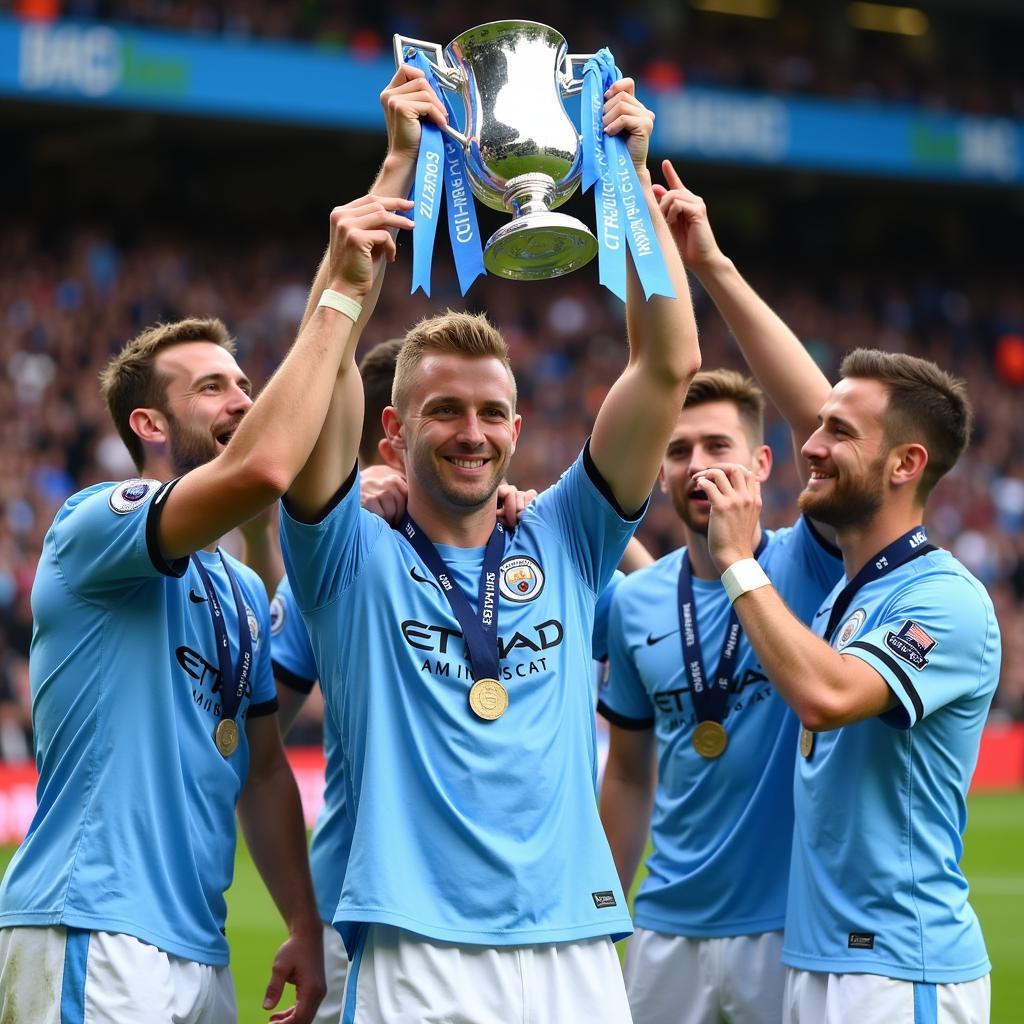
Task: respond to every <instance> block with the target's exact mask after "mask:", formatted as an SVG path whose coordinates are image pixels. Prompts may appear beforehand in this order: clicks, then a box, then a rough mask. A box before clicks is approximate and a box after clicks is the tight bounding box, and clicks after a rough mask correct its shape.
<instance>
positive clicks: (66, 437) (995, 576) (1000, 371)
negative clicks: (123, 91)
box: [0, 227, 1024, 760]
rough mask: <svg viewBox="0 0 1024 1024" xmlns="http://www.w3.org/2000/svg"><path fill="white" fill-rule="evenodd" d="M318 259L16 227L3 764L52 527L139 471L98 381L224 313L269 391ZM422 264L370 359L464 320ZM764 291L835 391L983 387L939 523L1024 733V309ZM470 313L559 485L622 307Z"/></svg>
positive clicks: (604, 375) (582, 302)
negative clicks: (845, 377)
mask: <svg viewBox="0 0 1024 1024" xmlns="http://www.w3.org/2000/svg"><path fill="white" fill-rule="evenodd" d="M317 256H318V252H317V250H316V248H315V246H311V247H310V249H309V250H308V251H303V252H300V251H298V247H296V246H293V247H290V248H289V247H288V246H284V245H282V244H281V243H279V242H270V241H268V242H267V243H266V244H264V245H252V246H248V247H246V248H245V249H244V250H243V251H241V252H239V251H233V252H230V253H229V252H227V251H217V249H216V248H215V247H211V246H210V244H209V242H202V243H200V242H196V243H185V242H182V241H180V240H177V239H175V238H172V237H170V236H163V235H160V234H157V233H153V234H151V235H149V236H146V240H145V241H143V242H142V243H139V244H132V245H128V246H122V245H118V244H116V243H115V242H114V241H112V240H111V238H110V237H108V236H106V235H104V234H103V233H100V232H94V231H88V230H79V231H76V232H73V233H71V234H69V235H68V236H66V237H64V238H61V239H50V240H48V244H47V245H46V246H45V248H44V247H43V246H42V245H41V243H40V241H39V240H38V239H37V238H36V236H35V234H34V232H33V231H32V230H31V229H29V228H28V227H24V228H20V229H19V228H11V227H8V228H6V229H3V230H2V231H0V466H2V472H0V758H4V759H8V760H17V759H19V758H20V757H23V756H26V755H29V753H30V750H31V747H30V745H29V742H28V741H29V727H30V699H29V685H28V670H27V656H28V651H29V643H30V639H31V628H32V624H31V609H30V604H29V594H30V590H31V586H32V579H33V574H34V572H35V567H36V562H37V559H38V555H39V551H40V546H41V543H42V539H43V536H44V534H45V532H46V530H47V528H48V526H49V524H50V522H51V520H52V518H53V515H54V513H55V511H56V509H57V508H58V507H59V506H60V504H61V502H63V501H64V499H65V498H67V497H68V496H69V495H70V494H71V493H73V492H74V491H75V490H77V489H79V488H81V487H83V486H86V485H88V484H90V483H94V482H97V481H101V480H120V479H124V478H127V477H131V476H133V475H135V471H134V469H133V467H132V465H131V462H130V461H129V459H128V456H127V452H126V451H125V449H124V447H123V445H122V444H121V441H120V440H119V438H118V437H117V435H116V433H115V432H114V430H113V427H112V426H111V424H110V421H109V417H108V415H107V413H106V410H105V408H104V406H103V404H102V401H101V399H100V397H99V392H98V387H97V375H98V373H99V371H100V369H101V368H102V366H103V365H104V363H105V362H106V360H107V359H108V358H109V356H110V354H111V353H113V352H114V351H116V350H117V349H119V348H120V346H121V345H123V344H124V342H125V341H126V340H127V339H129V338H130V337H132V336H134V335H135V334H136V333H138V331H139V330H141V329H142V328H143V327H145V326H147V325H149V324H152V323H153V322H155V321H157V320H173V319H178V318H181V317H185V316H189V315H199V316H211V315H212V316H219V317H221V318H222V319H223V320H224V321H225V322H226V323H227V324H228V326H229V328H230V329H231V330H232V331H233V333H234V334H235V336H236V337H237V339H238V343H239V355H238V359H239V362H240V364H241V366H242V367H243V369H244V370H245V371H246V372H247V373H248V374H249V375H250V377H252V378H253V380H254V382H255V383H256V384H257V386H258V385H260V384H261V383H263V382H264V381H265V380H266V379H267V377H268V376H269V374H270V373H271V372H272V371H273V368H274V367H275V365H276V364H277V362H278V361H279V359H280V357H281V356H282V354H283V353H284V351H285V349H286V347H287V346H288V344H289V343H290V341H291V340H292V337H293V335H294V332H295V329H296V325H297V323H298V320H299V318H300V316H301V313H302V310H303V308H304V305H305V301H306V291H307V287H308V281H309V279H310V276H311V274H312V270H313V267H314V264H315V262H316V259H317ZM408 262H409V260H408V256H407V254H406V256H405V257H404V258H403V259H402V260H400V261H399V265H397V266H396V267H395V269H394V270H393V271H392V272H391V273H390V274H389V277H388V279H387V281H386V282H385V287H384V291H383V293H382V297H381V301H380V304H379V306H378V310H377V313H376V315H375V317H374V320H373V322H372V323H371V325H370V328H369V329H368V331H367V335H366V337H365V338H364V340H363V347H364V348H365V347H366V346H368V345H370V344H372V343H375V342H377V341H380V340H383V339H385V338H388V337H394V336H400V335H401V334H403V333H404V331H405V329H406V328H407V327H408V326H409V325H410V323H412V322H413V321H414V320H415V319H417V318H418V317H419V316H420V315H423V314H427V313H432V312H435V311H437V310H438V309H443V308H444V307H445V306H446V305H452V306H455V307H460V308H461V307H462V306H463V302H462V300H461V299H460V297H459V295H458V292H457V290H456V289H455V287H454V283H453V280H452V277H451V275H450V274H448V273H447V272H446V270H445V266H446V264H447V260H438V261H437V262H436V264H435V272H434V279H435V287H434V291H433V298H432V299H430V300H428V299H425V298H424V297H423V296H422V295H417V296H415V297H411V296H410V295H409V278H408V268H407V265H408ZM746 269H748V270H750V269H751V268H746ZM751 279H752V281H753V283H754V284H755V286H756V287H758V289H759V290H760V291H761V292H762V294H764V295H765V296H766V298H768V299H769V301H770V302H771V303H772V305H773V306H774V307H775V308H776V310H777V311H778V312H779V313H780V314H781V315H782V317H783V318H784V319H785V320H786V321H787V322H788V323H789V324H790V325H791V326H792V328H793V329H794V330H795V331H796V333H797V334H798V335H799V336H800V337H801V339H802V340H803V341H804V342H805V343H806V344H807V345H808V346H809V348H810V350H811V352H812V353H813V354H814V356H815V358H816V359H817V360H818V361H819V363H820V364H821V365H822V367H823V368H824V369H825V371H826V372H827V373H829V375H830V376H834V373H835V369H836V366H837V364H838V361H839V359H840V358H841V355H842V354H843V353H845V352H846V351H848V350H850V349H851V348H854V347H857V346H858V345H865V344H866V345H871V346H878V347H881V348H885V349H890V350H893V351H905V352H911V353H915V354H919V355H923V356H927V357H929V358H933V359H935V360H936V361H937V362H939V363H940V365H942V366H944V367H947V368H952V369H955V371H956V372H958V373H959V374H961V375H963V376H964V377H966V379H967V381H968V384H969V386H970V390H971V393H972V397H973V400H974V403H975V407H976V410H977V427H976V432H975V437H974V441H973V444H972V446H971V448H970V450H969V451H968V453H967V455H966V456H965V457H964V458H963V459H962V460H961V462H960V464H959V465H958V467H957V468H956V470H955V471H954V472H953V473H952V474H950V476H949V477H948V478H947V479H945V480H944V481H942V483H941V484H940V485H939V488H938V491H937V493H936V494H935V496H934V497H933V499H932V501H931V503H930V506H929V509H930V512H929V519H928V526H929V529H930V531H931V535H932V539H933V540H934V541H935V542H937V543H939V544H940V545H942V546H945V547H949V548H950V549H952V550H953V551H954V553H955V554H956V555H957V556H958V557H959V558H960V559H962V560H963V561H964V562H965V563H966V565H967V566H968V567H969V568H970V569H971V571H972V572H974V573H975V574H976V575H977V576H978V577H979V578H980V579H982V580H983V581H984V583H985V584H986V585H987V586H988V587H989V590H990V592H991V594H992V596H993V599H994V600H995V603H996V607H997V610H998V614H999V618H1000V622H1001V626H1002V632H1003V644H1004V658H1003V679H1002V683H1001V686H1000V689H999V692H998V694H997V697H996V702H995V711H994V714H997V715H1000V716H1003V717H1006V716H1013V717H1024V419H1022V417H1021V416H1020V415H1019V410H1020V403H1021V393H1022V389H1024V297H1022V295H1021V293H1020V292H1019V290H1014V289H1012V288H1010V287H1006V288H1001V287H998V286H994V285H992V284H990V283H987V282H986V281H985V279H983V278H982V279H979V280H978V281H974V282H972V281H957V282H939V281H916V282H910V283H906V284H898V283H894V282H893V281H892V280H889V279H886V280H884V281H883V280H872V279H871V278H870V277H869V276H867V275H850V276H846V277H841V278H840V279H838V280H836V281H834V283H833V284H832V285H831V286H830V287H829V288H828V289H827V290H825V289H818V288H815V287H813V286H811V285H809V284H802V283H794V281H799V278H797V277H796V276H794V275H784V274H782V273H781V272H780V273H779V274H778V276H777V277H774V276H773V275H772V273H765V274H760V273H752V274H751ZM466 302H467V303H468V305H469V306H470V307H471V308H474V309H481V310H486V311H487V312H488V313H489V315H490V316H491V318H492V319H493V320H494V321H495V323H496V324H498V325H499V326H500V328H501V329H502V331H503V332H504V334H505V337H506V339H507V340H508V342H509V345H510V347H511V351H512V358H513V363H514V366H515V367H516V370H517V376H518V382H519V395H520V411H521V412H522V414H523V416H524V420H525V426H524V431H523V436H522V440H521V442H520V444H519V447H518V450H517V453H516V456H515V460H514V462H513V464H512V479H513V480H514V482H515V483H517V484H518V485H520V486H524V487H526V486H530V487H537V488H541V487H544V486H546V485H548V484H550V483H552V482H553V481H554V480H555V479H556V477H557V476H558V474H559V473H560V472H561V471H562V470H563V469H564V468H565V466H566V465H568V464H569V462H570V461H571V460H572V459H573V458H574V457H575V455H576V454H577V453H578V451H579V449H580V447H581V446H582V444H583V441H584V439H585V437H586V435H587V432H588V428H589V425H590V423H591V422H592V420H593V417H594V414H595V413H596V411H597V408H598V406H599V404H600V402H601V399H602V397H603V395H604V393H605V390H606V388H607V387H608V385H609V384H610V382H611V381H612V380H614V379H615V377H616V376H617V374H618V372H619V370H620V369H621V365H622V362H623V359H624V358H625V354H626V348H625V343H624V330H625V326H624V322H623V307H622V305H621V304H620V303H619V302H618V301H617V300H616V299H614V298H613V297H612V296H611V295H610V294H609V293H607V292H604V291H602V290H601V289H600V288H599V286H598V284H597V273H596V270H595V269H594V268H588V269H585V270H583V271H580V272H577V273H575V274H573V275H571V276H569V277H566V278H562V279H560V280H558V281H553V282H545V283H536V284H511V283H508V282H504V281H499V280H496V279H494V278H488V279H482V280H480V281H478V282H477V283H476V284H475V285H474V287H473V289H472V290H471V292H470V293H469V296H468V297H467V300H466ZM695 302H696V306H697V311H698V320H699V324H700V329H701V348H702V351H703V357H704V366H705V367H706V368H711V367H716V366H722V365H728V366H735V367H737V368H741V367H742V364H741V362H740V360H739V357H738V355H737V352H736V349H735V346H734V344H733V343H732V341H731V338H730V336H729V333H728V330H727V329H726V328H725V326H724V325H723V323H722V321H721V320H720V318H719V317H718V316H717V314H716V312H715V310H714V308H713V306H711V304H710V302H709V301H708V300H707V298H706V296H704V295H703V294H702V293H701V292H700V291H699V289H698V288H696V286H695ZM768 440H769V442H770V443H771V445H772V447H773V449H774V452H775V457H776V466H775V470H774V472H773V478H772V482H771V485H770V487H769V488H768V489H767V493H766V504H765V514H766V521H767V523H768V525H769V526H779V525H784V524H786V523H788V522H791V521H792V519H793V509H794V497H795V495H796V493H797V490H798V483H797V476H796V472H795V462H794V458H793V455H792V452H791V449H790V445H789V436H788V431H787V430H786V429H785V427H784V425H783V424H782V423H781V422H780V421H779V420H778V419H777V417H775V416H774V414H772V415H771V417H770V419H769V422H768ZM639 535H640V537H641V539H642V540H644V541H645V543H647V545H648V546H649V547H650V548H651V549H652V551H654V553H655V554H662V553H665V552H667V551H668V550H670V549H672V548H673V547H675V546H677V545H678V544H679V543H680V536H679V531H678V520H677V518H676V516H675V514H674V513H673V512H672V510H671V508H670V506H669V505H668V503H667V500H665V499H663V498H661V497H660V496H658V498H656V500H655V501H654V502H653V504H652V508H651V511H650V512H649V514H648V516H647V518H646V520H645V522H644V524H643V525H642V527H641V530H640V534H639ZM139 671H140V673H142V674H143V675H144V673H145V666H139ZM138 682H139V681H138V680H125V685H126V687H130V686H133V685H138ZM313 713H314V714H315V710H314V712H313Z"/></svg>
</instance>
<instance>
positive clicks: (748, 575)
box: [722, 558, 772, 604]
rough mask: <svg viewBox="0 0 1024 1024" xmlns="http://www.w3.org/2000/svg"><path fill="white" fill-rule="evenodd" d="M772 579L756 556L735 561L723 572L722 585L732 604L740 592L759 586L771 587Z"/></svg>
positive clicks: (743, 592)
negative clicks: (759, 563) (758, 562)
mask: <svg viewBox="0 0 1024 1024" xmlns="http://www.w3.org/2000/svg"><path fill="white" fill-rule="evenodd" d="M771 585H772V581H771V580H770V579H768V574H767V573H766V572H765V571H764V569H762V568H761V566H760V565H758V564H757V559H756V558H741V559H740V560H739V561H738V562H733V563H732V565H730V566H729V568H728V569H726V570H725V572H723V573H722V586H723V587H725V592H726V594H728V595H729V602H730V604H731V603H732V602H733V601H735V600H736V598H737V597H739V596H740V594H745V593H746V592H747V591H748V590H757V589H758V588H759V587H770V586H771Z"/></svg>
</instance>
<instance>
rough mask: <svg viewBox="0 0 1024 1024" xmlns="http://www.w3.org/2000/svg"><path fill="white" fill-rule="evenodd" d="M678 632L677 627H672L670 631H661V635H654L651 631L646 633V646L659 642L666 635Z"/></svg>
mask: <svg viewBox="0 0 1024 1024" xmlns="http://www.w3.org/2000/svg"><path fill="white" fill-rule="evenodd" d="M678 632H679V630H678V629H673V630H672V631H671V632H668V633H662V634H661V636H655V635H654V634H653V633H648V634H647V646H648V647H653V646H654V645H655V644H660V643H661V641H662V640H664V639H665V638H666V637H670V636H672V635H674V634H675V633H678Z"/></svg>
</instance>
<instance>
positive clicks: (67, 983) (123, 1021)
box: [0, 927, 238, 1024]
mask: <svg viewBox="0 0 1024 1024" xmlns="http://www.w3.org/2000/svg"><path fill="white" fill-rule="evenodd" d="M237 1018H238V1013H237V1010H236V1007H235V987H234V985H233V984H232V981H231V972H230V970H229V969H228V968H227V967H211V966H210V965H209V964H200V963H195V962H194V961H192V960H183V959H181V958H180V957H176V956H170V955H168V954H167V953H162V952H161V951H160V950H159V949H157V948H156V947H155V946H149V945H147V944H146V943H144V942H140V941H139V940H138V939H136V938H134V937H133V936H131V935H121V934H114V933H111V932H90V931H84V930H83V929H81V928H60V927H56V928H21V927H19V928H4V929H2V930H0V1020H2V1021H5V1022H6V1021H11V1022H14V1024H83V1022H85V1021H88V1022H89V1024H235V1022H236V1020H237Z"/></svg>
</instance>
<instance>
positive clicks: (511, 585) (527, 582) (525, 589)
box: [498, 557, 544, 604]
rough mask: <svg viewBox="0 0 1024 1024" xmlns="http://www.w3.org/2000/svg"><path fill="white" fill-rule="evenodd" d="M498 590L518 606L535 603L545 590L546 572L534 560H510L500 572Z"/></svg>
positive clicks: (504, 563) (521, 558)
mask: <svg viewBox="0 0 1024 1024" xmlns="http://www.w3.org/2000/svg"><path fill="white" fill-rule="evenodd" d="M498 589H499V590H500V591H501V596H502V597H505V598H507V599H508V600H509V601H515V602H516V603H517V604H522V603H524V602H526V601H533V600H535V599H536V598H538V597H540V592H541V591H542V590H543V589H544V572H543V570H542V569H541V567H540V566H539V565H538V564H537V563H536V562H535V561H534V560H533V559H532V558H526V557H520V558H509V559H507V560H506V561H504V562H502V563H501V568H500V569H499V570H498Z"/></svg>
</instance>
